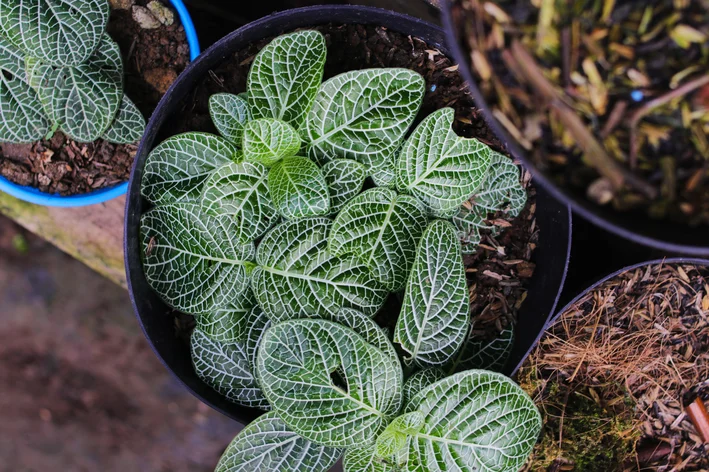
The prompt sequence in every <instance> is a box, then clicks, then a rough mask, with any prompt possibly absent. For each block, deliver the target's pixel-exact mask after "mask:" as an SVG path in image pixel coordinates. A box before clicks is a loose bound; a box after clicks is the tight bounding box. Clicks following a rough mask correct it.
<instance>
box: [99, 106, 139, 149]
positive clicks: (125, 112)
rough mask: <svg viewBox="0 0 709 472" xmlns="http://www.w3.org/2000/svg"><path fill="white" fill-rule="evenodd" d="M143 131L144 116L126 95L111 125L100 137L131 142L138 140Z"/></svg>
mask: <svg viewBox="0 0 709 472" xmlns="http://www.w3.org/2000/svg"><path fill="white" fill-rule="evenodd" d="M144 131H145V118H143V114H142V113H141V112H140V110H138V107H137V106H135V103H133V102H132V101H131V99H130V98H128V97H127V96H126V95H123V99H122V100H121V106H120V108H118V113H116V117H115V118H114V119H113V123H111V126H110V127H109V128H108V129H107V130H106V131H105V132H104V133H103V136H101V138H102V139H105V140H106V141H108V142H111V143H115V144H131V143H137V142H138V141H140V138H142V137H143V132H144Z"/></svg>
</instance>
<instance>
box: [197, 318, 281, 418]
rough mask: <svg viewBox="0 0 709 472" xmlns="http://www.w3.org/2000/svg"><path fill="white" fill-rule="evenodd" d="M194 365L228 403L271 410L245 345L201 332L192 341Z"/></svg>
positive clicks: (198, 372)
mask: <svg viewBox="0 0 709 472" xmlns="http://www.w3.org/2000/svg"><path fill="white" fill-rule="evenodd" d="M190 348H191V351H192V365H193V366H194V370H195V372H196V373H197V376H198V377H199V378H200V379H201V380H202V381H203V382H204V383H206V384H207V385H209V386H210V387H212V388H213V389H214V390H216V391H217V392H219V393H220V394H221V395H224V397H226V399H227V400H229V401H231V402H234V403H237V404H239V405H244V406H248V407H252V408H262V409H267V408H268V402H267V401H266V399H265V398H264V396H263V393H262V392H261V389H260V388H259V386H258V383H257V382H256V379H255V378H254V376H253V374H252V373H251V369H250V368H249V362H248V358H247V357H246V350H245V349H244V345H243V344H242V343H239V342H231V343H225V342H219V341H215V340H213V339H212V338H210V337H209V336H207V335H206V334H204V333H203V332H202V330H200V329H199V328H195V329H194V331H192V337H191V338H190Z"/></svg>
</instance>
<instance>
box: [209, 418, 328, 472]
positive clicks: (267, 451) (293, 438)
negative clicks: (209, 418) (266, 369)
mask: <svg viewBox="0 0 709 472" xmlns="http://www.w3.org/2000/svg"><path fill="white" fill-rule="evenodd" d="M341 455H342V451H341V450H339V449H335V448H331V447H325V446H318V445H317V444H314V443H312V442H310V441H308V440H307V439H305V438H302V437H301V436H299V435H298V434H296V433H294V432H292V431H291V430H289V429H288V426H286V424H285V423H284V422H283V421H282V420H281V419H280V418H278V415H277V414H276V413H274V412H271V413H266V414H265V415H261V416H259V417H258V418H257V419H256V420H254V421H252V422H251V423H250V424H249V425H248V426H246V427H245V428H244V429H243V430H241V432H240V433H239V434H238V435H237V436H236V437H235V438H234V440H233V441H232V442H231V444H229V447H227V449H226V451H224V454H223V455H222V457H221V459H219V463H218V464H217V468H216V469H215V472H301V471H302V472H327V471H328V470H329V469H330V467H332V466H333V465H334V464H335V462H337V459H339V457H340V456H341Z"/></svg>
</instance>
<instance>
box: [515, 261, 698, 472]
mask: <svg viewBox="0 0 709 472" xmlns="http://www.w3.org/2000/svg"><path fill="white" fill-rule="evenodd" d="M518 380H519V382H520V384H521V385H522V387H523V388H524V389H525V390H526V391H527V393H529V394H530V395H531V396H532V398H534V400H535V402H536V403H537V405H538V406H539V407H540V410H541V411H542V415H543V417H544V429H543V433H542V439H541V440H540V442H539V443H538V444H537V447H536V449H535V453H534V455H533V457H532V460H531V461H530V462H529V463H528V465H527V467H526V468H525V469H524V470H529V471H546V470H576V471H582V472H593V471H599V472H600V471H603V472H608V471H636V470H652V471H657V472H670V471H700V470H707V468H708V467H709V449H708V448H707V445H706V444H704V441H703V439H702V438H701V436H700V433H699V432H698V431H697V430H696V429H695V427H694V425H693V423H692V421H691V420H690V417H689V415H688V414H687V412H686V408H687V407H688V406H689V405H690V404H692V402H694V401H695V400H696V399H697V398H698V399H699V401H702V402H706V401H708V400H709V268H707V267H704V266H694V265H689V264H680V265H676V264H659V265H651V266H645V267H641V268H638V269H634V270H629V271H626V272H624V273H622V274H621V275H618V276H617V277H615V278H613V279H611V280H609V281H607V282H605V283H603V284H601V285H600V286H598V287H597V288H595V289H593V290H591V291H589V292H588V293H587V294H586V295H585V296H583V297H582V298H581V299H580V300H578V302H576V303H575V304H574V305H573V306H572V307H571V308H569V309H568V310H567V311H566V312H564V313H563V314H562V315H561V316H560V317H559V318H557V320H556V321H555V322H554V323H553V324H552V325H551V327H550V328H549V329H548V330H547V331H546V333H545V335H544V337H543V338H542V339H541V341H540V343H539V344H538V346H537V347H536V348H535V350H534V351H533V352H532V354H531V355H530V357H529V358H528V359H527V361H526V362H525V364H524V366H523V367H522V369H521V370H520V373H519V375H518Z"/></svg>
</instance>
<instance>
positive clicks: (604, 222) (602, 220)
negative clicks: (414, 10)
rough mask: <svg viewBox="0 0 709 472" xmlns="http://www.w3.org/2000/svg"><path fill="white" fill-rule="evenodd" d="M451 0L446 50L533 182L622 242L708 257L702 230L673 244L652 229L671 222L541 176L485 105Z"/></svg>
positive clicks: (679, 232)
mask: <svg viewBox="0 0 709 472" xmlns="http://www.w3.org/2000/svg"><path fill="white" fill-rule="evenodd" d="M453 1H454V0H441V17H442V20H443V25H444V28H445V32H446V38H447V42H448V48H449V50H450V52H451V54H452V55H453V58H454V59H455V60H456V62H458V64H460V66H461V67H460V69H459V70H460V73H461V74H462V75H463V77H464V78H465V80H466V81H467V82H468V85H469V87H470V92H471V94H472V95H473V97H474V99H475V103H476V104H477V106H478V107H479V108H480V109H481V110H482V111H483V115H484V116H485V119H486V121H487V122H488V124H489V125H490V127H491V128H492V130H493V131H494V132H495V134H497V136H498V137H500V139H501V140H502V141H503V142H504V143H505V144H506V146H507V149H508V150H509V152H510V153H511V154H512V155H513V156H514V157H515V158H517V159H519V160H520V161H521V162H522V163H524V166H525V167H526V168H527V169H529V170H530V172H532V174H533V176H534V180H535V181H536V182H538V183H539V184H540V185H542V186H543V187H544V188H545V189H546V190H547V191H548V192H549V193H551V194H552V195H553V196H554V197H555V198H557V199H558V200H559V201H561V202H564V203H565V204H567V205H569V206H570V207H571V208H572V210H573V211H574V212H575V213H577V214H579V215H581V216H582V217H583V218H585V219H587V220H589V221H590V222H592V223H593V224H594V225H596V226H599V227H601V228H603V229H605V230H607V231H609V232H611V233H614V234H617V235H618V236H621V237H623V238H625V239H628V240H630V241H634V242H637V243H640V244H642V245H644V246H648V247H652V248H655V249H659V250H661V251H665V252H669V253H678V254H683V255H687V256H698V257H709V238H702V236H701V234H700V233H701V232H702V231H703V232H704V233H705V234H706V233H707V230H706V229H702V227H698V228H690V227H688V226H677V228H676V231H674V232H673V233H672V236H673V237H674V236H677V237H679V238H683V237H687V232H686V230H687V229H689V230H690V232H691V236H689V238H696V239H697V240H702V239H703V240H705V241H707V242H706V243H700V244H698V243H696V242H694V241H692V242H682V241H677V240H675V241H673V240H671V239H672V238H671V237H659V236H657V235H656V234H652V233H653V231H652V230H653V229H656V230H657V231H662V228H663V227H665V226H673V225H675V224H674V223H671V222H669V221H663V220H652V219H650V218H649V217H644V218H640V217H638V216H633V217H630V218H629V217H628V216H630V215H624V214H623V213H620V212H616V211H613V210H612V209H609V208H606V207H599V206H597V205H595V204H594V203H592V202H590V201H589V200H587V199H586V198H585V197H583V196H579V195H575V194H573V193H572V192H571V191H570V190H569V189H566V188H561V187H560V186H559V185H557V184H556V183H554V182H553V181H552V179H550V178H549V176H547V175H546V174H545V173H543V172H541V171H540V170H539V169H537V167H536V166H535V165H534V163H533V162H532V161H531V160H530V159H529V158H528V157H527V153H526V152H525V151H524V149H522V148H521V147H520V146H519V144H518V143H517V141H516V140H515V139H514V138H512V136H510V134H509V133H508V132H507V130H506V129H505V128H504V127H503V126H501V125H500V123H499V122H498V121H497V119H495V117H494V116H493V115H492V113H491V110H490V106H489V105H488V104H487V101H486V100H485V97H484V96H483V94H482V92H481V91H480V89H479V88H478V85H477V81H476V80H475V79H474V77H473V74H472V73H471V67H472V66H471V63H470V60H469V59H468V54H467V53H466V52H465V51H464V49H463V47H462V46H461V44H460V43H459V42H458V38H457V27H456V25H455V22H454V21H453V14H452V6H453ZM629 220H639V221H640V223H641V224H644V225H647V226H652V228H651V229H650V230H648V231H639V230H637V229H635V228H633V224H632V222H630V221H629Z"/></svg>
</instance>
